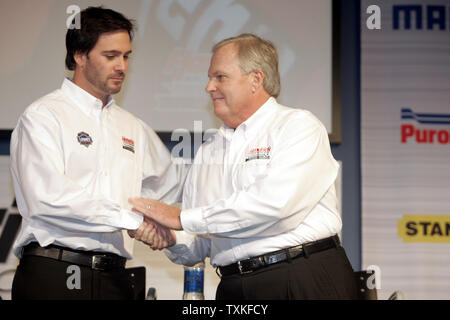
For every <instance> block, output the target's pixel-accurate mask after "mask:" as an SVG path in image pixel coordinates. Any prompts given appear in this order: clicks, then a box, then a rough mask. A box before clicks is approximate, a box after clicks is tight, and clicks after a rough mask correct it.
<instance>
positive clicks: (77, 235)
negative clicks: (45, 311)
mask: <svg viewBox="0 0 450 320" xmlns="http://www.w3.org/2000/svg"><path fill="white" fill-rule="evenodd" d="M132 34H133V23H132V22H131V21H130V20H128V19H127V18H125V17H124V16H123V15H122V14H120V13H118V12H115V11H112V10H108V9H104V8H101V7H99V8H92V7H90V8H87V9H86V10H84V11H82V12H81V28H80V29H72V30H68V32H67V36H66V46H67V57H66V66H67V68H68V69H70V70H74V75H73V79H72V80H70V79H65V80H64V82H63V84H62V87H61V88H60V89H58V90H56V91H54V92H52V93H50V94H48V95H46V96H44V97H42V98H40V99H38V100H37V101H35V102H34V103H32V104H31V105H30V106H29V107H28V108H27V109H26V110H25V112H24V113H23V115H22V116H21V117H20V119H19V121H18V124H17V126H16V128H15V129H14V131H13V134H12V137H11V173H12V178H13V184H14V189H15V193H16V197H17V205H18V208H19V211H20V214H21V215H22V217H23V219H22V226H21V230H20V233H19V235H18V237H17V240H16V242H15V244H14V253H15V255H16V256H17V257H19V258H20V264H19V266H18V268H17V270H16V274H15V277H14V281H13V288H12V298H13V299H137V298H139V299H142V298H144V295H145V275H143V274H142V269H137V270H135V269H125V263H126V260H127V259H130V258H131V256H132V249H133V242H132V241H133V240H132V239H130V238H129V237H128V235H127V232H126V231H127V230H128V231H130V230H131V231H133V232H138V234H139V232H140V230H146V231H145V234H146V236H149V237H151V238H152V239H153V241H154V242H155V243H157V244H158V245H160V244H164V239H166V238H167V235H165V234H164V232H165V231H164V229H161V228H158V226H157V225H156V223H152V222H151V221H147V220H145V219H143V217H142V215H141V214H138V213H136V212H133V211H132V210H131V206H130V205H129V204H128V202H127V199H128V198H129V197H130V196H138V195H141V194H142V195H145V196H148V197H151V198H157V199H163V200H164V201H167V202H175V201H176V200H178V197H179V190H180V188H179V186H180V183H179V182H180V181H182V178H181V177H182V172H181V171H178V170H177V169H176V168H175V167H174V166H173V165H172V163H171V158H170V154H169V152H168V150H167V148H166V147H165V146H164V145H163V144H162V142H161V141H160V140H159V138H158V136H157V135H156V134H155V132H154V131H153V130H152V129H151V128H150V127H148V126H147V125H146V124H145V123H143V122H142V121H140V120H139V119H138V118H136V117H134V116H133V115H132V114H130V113H129V112H127V111H125V110H123V109H122V108H120V107H119V106H117V105H116V104H115V101H114V100H113V99H112V97H111V95H112V94H115V93H118V92H119V91H120V89H121V86H122V83H123V81H124V78H125V75H126V72H127V67H128V61H129V56H130V54H131V38H132ZM166 245H167V243H166Z"/></svg>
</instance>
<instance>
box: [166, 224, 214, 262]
mask: <svg viewBox="0 0 450 320" xmlns="http://www.w3.org/2000/svg"><path fill="white" fill-rule="evenodd" d="M175 236H176V238H177V243H176V244H175V245H173V246H171V247H169V248H167V249H166V250H165V251H164V253H165V254H166V256H167V257H168V258H169V259H170V260H171V261H172V262H173V263H176V264H181V265H184V266H193V265H195V264H196V263H198V262H200V261H203V260H205V258H206V257H209V255H210V251H211V250H210V248H211V240H210V239H208V238H202V237H199V236H196V235H192V234H188V233H186V232H184V231H175Z"/></svg>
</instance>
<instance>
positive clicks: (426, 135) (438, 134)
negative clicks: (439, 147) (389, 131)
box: [401, 108, 450, 144]
mask: <svg viewBox="0 0 450 320" xmlns="http://www.w3.org/2000/svg"><path fill="white" fill-rule="evenodd" d="M402 120H415V122H417V123H418V125H413V124H411V123H408V124H402V125H401V141H402V143H420V144H448V143H449V142H450V131H449V129H448V128H450V114H442V113H415V112H413V110H411V109H409V108H402Z"/></svg>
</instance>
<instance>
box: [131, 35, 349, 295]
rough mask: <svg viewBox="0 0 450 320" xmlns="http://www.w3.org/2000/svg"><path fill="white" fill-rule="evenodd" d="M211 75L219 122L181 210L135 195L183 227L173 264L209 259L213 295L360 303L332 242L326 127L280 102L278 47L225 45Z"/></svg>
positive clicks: (333, 165) (245, 41)
mask: <svg viewBox="0 0 450 320" xmlns="http://www.w3.org/2000/svg"><path fill="white" fill-rule="evenodd" d="M208 77H209V83H208V85H207V86H206V91H207V93H209V94H210V96H211V99H212V101H213V104H214V113H215V115H216V116H217V117H218V118H219V119H220V120H222V122H223V125H222V127H221V128H220V129H219V131H218V132H217V133H216V134H215V135H213V136H212V137H210V138H209V139H208V140H207V141H206V142H205V143H204V144H203V145H202V146H201V147H200V149H199V150H198V152H197V154H196V156H195V159H194V164H193V166H192V167H191V170H190V172H189V174H188V177H187V180H186V183H185V186H184V192H183V205H182V209H181V210H180V209H178V208H175V207H172V206H168V205H166V204H164V203H162V202H158V201H155V200H150V199H144V198H133V199H130V202H131V203H132V204H133V206H134V209H135V210H138V211H140V212H142V213H143V214H144V215H145V216H148V217H150V218H151V219H154V220H156V221H157V222H159V223H160V224H161V225H164V226H166V227H168V228H171V229H174V230H183V231H175V232H173V233H172V236H173V238H174V239H172V241H168V242H170V243H173V242H176V243H175V245H173V246H171V247H170V248H169V249H168V250H167V255H168V257H169V258H170V259H171V260H172V261H174V262H175V263H179V264H184V265H193V264H195V263H196V262H199V261H202V260H203V259H205V257H208V256H209V257H210V258H211V264H212V265H213V266H215V267H217V268H218V271H219V272H220V275H221V281H220V284H219V286H218V288H217V293H216V299H219V300H221V299H354V298H356V286H355V281H354V277H353V269H352V267H351V265H350V263H349V261H348V259H347V257H346V254H345V251H344V249H343V248H342V246H341V245H340V241H339V238H338V236H337V234H338V233H339V232H340V230H341V227H342V222H341V218H340V214H339V212H338V204H337V197H336V190H335V186H334V182H335V180H336V177H337V174H338V169H339V165H338V163H337V162H336V161H335V159H334V158H333V155H332V154H331V150H330V143H329V140H328V134H327V131H326V129H325V127H324V126H323V125H322V123H321V122H320V121H319V120H318V119H317V118H316V117H315V116H313V115H312V114H311V113H310V112H308V111H306V110H302V109H292V108H288V107H285V106H282V105H280V104H279V103H278V102H277V101H276V99H275V98H276V97H277V96H278V94H279V92H280V76H279V71H278V55H277V51H276V49H275V47H274V45H273V44H272V43H271V42H269V41H266V40H263V39H261V38H259V37H257V36H255V35H252V34H242V35H240V36H237V37H234V38H229V39H226V40H223V41H221V42H219V43H218V44H217V45H215V46H214V48H213V56H212V59H211V64H210V67H209V70H208ZM135 236H136V238H137V239H138V240H141V241H144V242H149V241H150V240H149V239H148V238H147V237H146V236H145V235H144V234H142V233H136V234H135Z"/></svg>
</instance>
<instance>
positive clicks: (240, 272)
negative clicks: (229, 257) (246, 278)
mask: <svg viewBox="0 0 450 320" xmlns="http://www.w3.org/2000/svg"><path fill="white" fill-rule="evenodd" d="M237 265H238V269H239V274H247V273H251V272H252V270H249V271H243V269H242V264H241V262H240V261H238V262H237Z"/></svg>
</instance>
